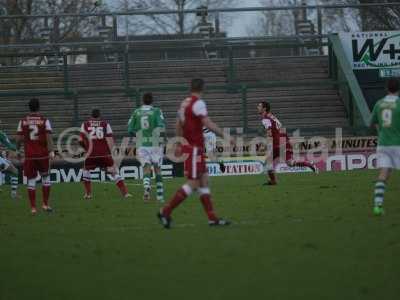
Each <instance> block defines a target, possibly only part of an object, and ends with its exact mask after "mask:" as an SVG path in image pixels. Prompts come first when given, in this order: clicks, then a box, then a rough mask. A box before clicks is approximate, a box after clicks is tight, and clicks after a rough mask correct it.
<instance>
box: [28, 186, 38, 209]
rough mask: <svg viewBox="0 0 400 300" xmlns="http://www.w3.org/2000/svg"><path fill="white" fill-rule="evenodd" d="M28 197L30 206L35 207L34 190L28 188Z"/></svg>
mask: <svg viewBox="0 0 400 300" xmlns="http://www.w3.org/2000/svg"><path fill="white" fill-rule="evenodd" d="M28 198H29V202H30V203H31V208H36V190H32V189H28Z"/></svg>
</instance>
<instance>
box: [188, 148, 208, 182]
mask: <svg viewBox="0 0 400 300" xmlns="http://www.w3.org/2000/svg"><path fill="white" fill-rule="evenodd" d="M182 152H183V154H184V155H186V156H187V158H186V160H185V163H184V166H185V176H186V178H187V179H200V177H201V176H202V175H203V174H204V173H207V166H206V158H205V155H204V149H203V148H200V147H193V146H190V145H185V146H183V147H182Z"/></svg>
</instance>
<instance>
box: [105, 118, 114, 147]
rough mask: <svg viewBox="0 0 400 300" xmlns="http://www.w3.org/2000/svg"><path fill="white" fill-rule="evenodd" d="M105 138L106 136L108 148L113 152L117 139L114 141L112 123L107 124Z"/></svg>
mask: <svg viewBox="0 0 400 300" xmlns="http://www.w3.org/2000/svg"><path fill="white" fill-rule="evenodd" d="M105 138H106V142H107V145H108V149H110V152H112V151H113V149H114V146H115V141H114V137H113V132H112V130H111V126H110V124H107V125H106V135H105Z"/></svg>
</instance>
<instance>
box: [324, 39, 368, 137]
mask: <svg viewBox="0 0 400 300" xmlns="http://www.w3.org/2000/svg"><path fill="white" fill-rule="evenodd" d="M329 70H330V76H331V77H332V78H333V79H335V80H336V81H337V83H338V88H339V92H340V95H341V97H342V99H343V103H344V106H345V108H346V112H347V115H348V119H349V122H350V125H351V126H352V127H353V128H354V129H355V130H356V131H360V132H364V131H365V130H367V129H368V128H369V123H370V120H371V112H370V110H369V108H368V104H367V101H366V100H365V97H364V94H363V92H362V90H361V87H360V85H359V83H358V81H357V78H356V76H355V75H354V72H353V68H352V67H351V65H350V63H349V61H348V59H347V57H346V54H345V51H344V49H343V46H342V43H341V41H340V39H339V36H338V35H331V36H330V37H329Z"/></svg>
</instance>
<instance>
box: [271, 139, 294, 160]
mask: <svg viewBox="0 0 400 300" xmlns="http://www.w3.org/2000/svg"><path fill="white" fill-rule="evenodd" d="M281 151H282V154H283V153H285V157H284V159H285V160H284V161H282V162H287V161H289V160H292V159H293V148H292V145H291V144H289V143H288V144H286V149H281V148H274V149H273V151H272V158H273V160H274V162H279V158H281Z"/></svg>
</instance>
